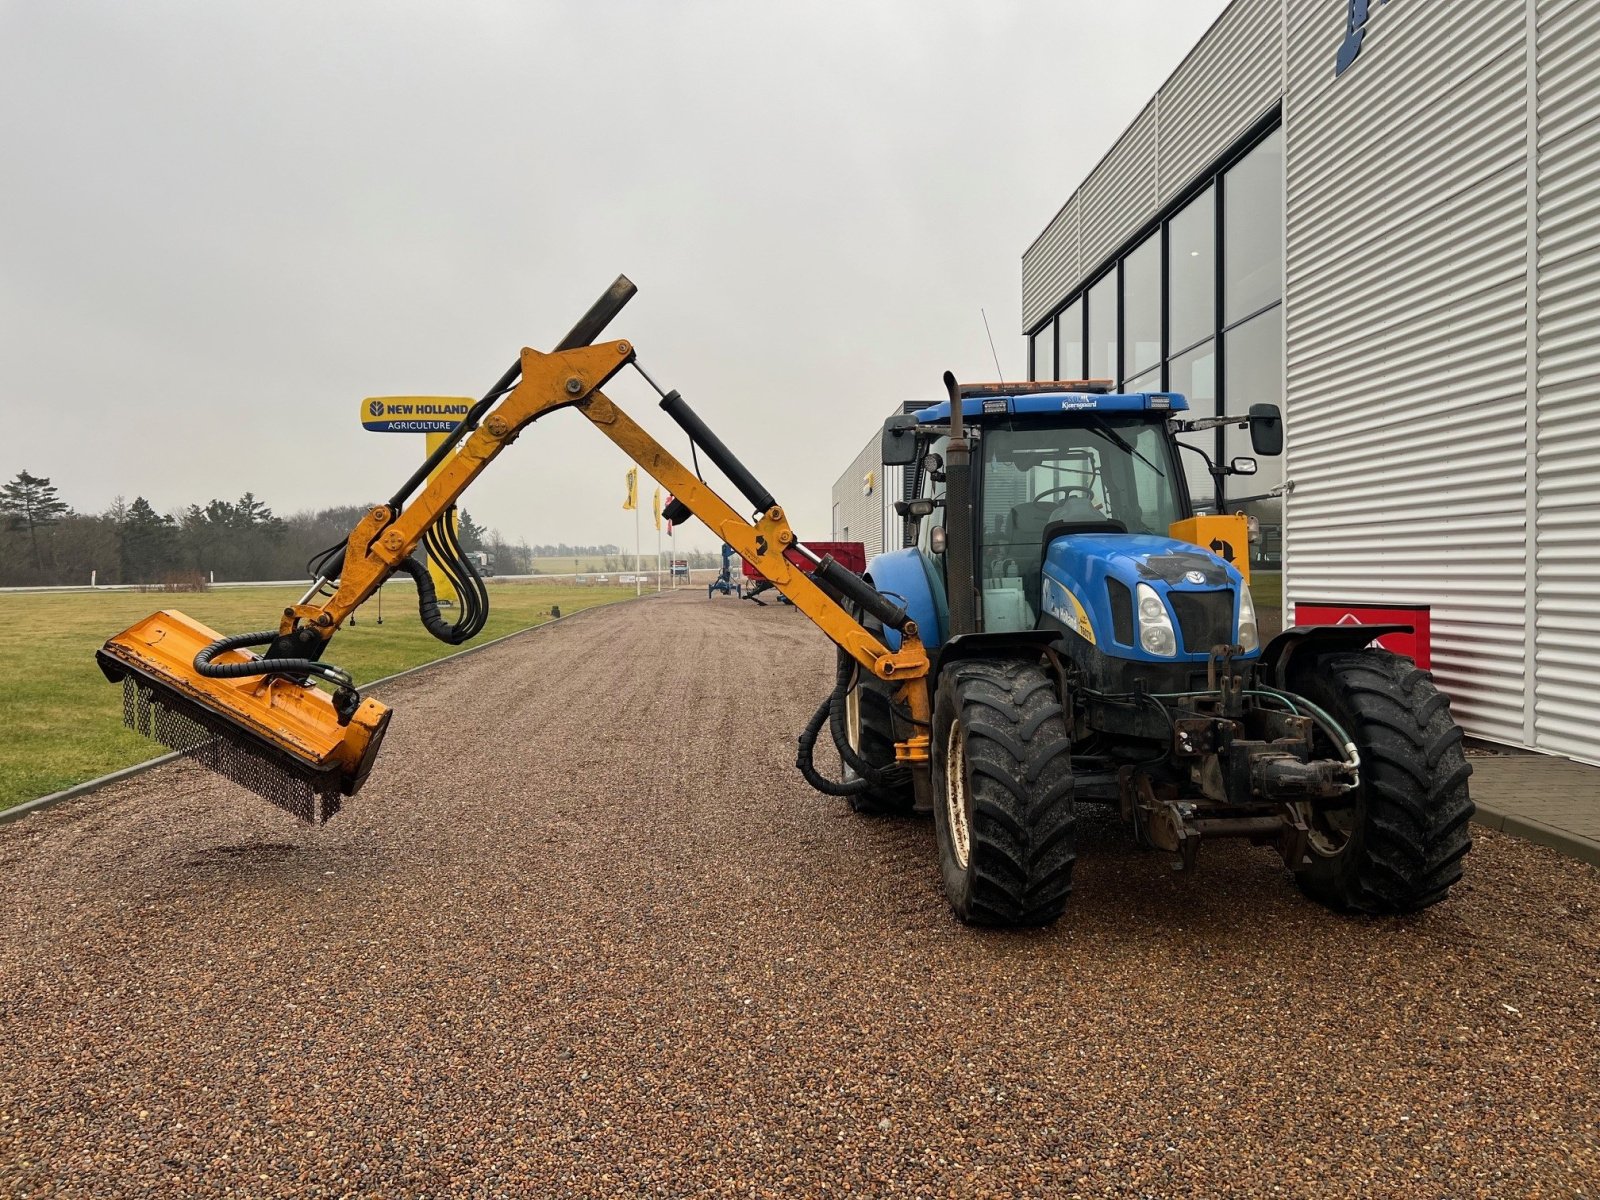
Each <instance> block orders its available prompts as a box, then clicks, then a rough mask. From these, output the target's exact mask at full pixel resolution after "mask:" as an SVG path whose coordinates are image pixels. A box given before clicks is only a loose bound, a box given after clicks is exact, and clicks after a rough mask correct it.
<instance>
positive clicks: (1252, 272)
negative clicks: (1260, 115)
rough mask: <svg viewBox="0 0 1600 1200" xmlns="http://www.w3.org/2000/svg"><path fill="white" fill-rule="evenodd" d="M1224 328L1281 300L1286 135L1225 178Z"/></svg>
mask: <svg viewBox="0 0 1600 1200" xmlns="http://www.w3.org/2000/svg"><path fill="white" fill-rule="evenodd" d="M1222 259H1223V261H1222V323H1223V324H1224V325H1232V324H1233V323H1234V322H1236V321H1242V320H1244V318H1246V317H1248V316H1250V315H1251V314H1252V313H1256V312H1260V311H1261V309H1263V308H1265V307H1266V306H1267V305H1268V304H1271V303H1273V302H1274V301H1276V300H1281V299H1283V131H1282V129H1276V130H1274V131H1273V132H1272V133H1271V134H1269V135H1268V136H1267V137H1266V139H1265V140H1263V141H1262V142H1261V144H1260V145H1258V146H1257V147H1256V148H1255V149H1254V150H1252V151H1250V153H1249V154H1247V155H1245V156H1244V157H1243V158H1242V159H1240V160H1239V162H1238V163H1237V164H1236V165H1235V166H1234V167H1232V168H1231V169H1230V170H1229V171H1228V172H1227V174H1225V175H1224V176H1223V177H1222Z"/></svg>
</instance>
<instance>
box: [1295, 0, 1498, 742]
mask: <svg viewBox="0 0 1600 1200" xmlns="http://www.w3.org/2000/svg"><path fill="white" fill-rule="evenodd" d="M1288 9H1289V25H1288V94H1287V97H1286V99H1285V104H1284V125H1285V140H1286V146H1287V160H1286V173H1287V191H1286V198H1287V237H1288V254H1287V264H1288V266H1287V278H1286V287H1285V312H1286V317H1287V326H1286V342H1287V352H1288V357H1287V367H1288V373H1287V380H1288V387H1287V391H1288V397H1287V400H1288V406H1287V409H1286V412H1285V426H1286V429H1287V430H1288V460H1287V474H1288V477H1289V478H1290V479H1292V480H1293V481H1294V483H1295V487H1296V490H1295V492H1294V494H1293V496H1292V498H1291V500H1290V502H1289V503H1288V505H1287V506H1286V509H1287V513H1286V528H1285V579H1286V588H1287V591H1288V599H1289V601H1290V603H1291V605H1292V604H1293V603H1294V602H1297V601H1308V600H1310V601H1315V600H1337V601H1341V602H1352V603H1355V602H1362V601H1371V602H1382V601H1390V602H1412V603H1423V604H1431V605H1432V606H1433V614H1432V617H1433V665H1434V671H1435V673H1436V675H1437V676H1438V678H1439V682H1440V685H1441V686H1442V687H1443V688H1444V689H1445V690H1446V691H1447V692H1449V693H1450V694H1451V695H1452V697H1453V698H1454V701H1455V711H1456V715H1457V717H1458V718H1459V719H1460V721H1461V723H1462V725H1463V726H1464V727H1465V728H1467V729H1468V730H1469V731H1470V732H1472V733H1476V734H1481V735H1483V736H1485V737H1492V738H1495V739H1498V740H1503V741H1508V742H1514V743H1517V742H1522V741H1523V740H1524V725H1525V721H1524V717H1525V715H1526V714H1525V704H1526V683H1527V649H1528V647H1527V638H1526V630H1527V614H1526V612H1525V603H1524V601H1525V596H1526V594H1527V576H1528V550H1527V504H1526V501H1525V495H1526V491H1527V454H1528V443H1527V424H1528V417H1527V414H1528V395H1527V365H1528V364H1527V353H1528V340H1527V339H1528V325H1527V313H1528V271H1527V242H1528V237H1527V222H1526V216H1525V214H1526V211H1527V210H1526V202H1527V165H1526V159H1527V156H1526V141H1527V79H1526V75H1527V70H1526V57H1525V47H1524V22H1523V12H1522V6H1521V5H1520V4H1517V5H1508V4H1507V3H1505V0H1454V2H1453V3H1450V4H1425V3H1415V2H1408V3H1393V4H1390V5H1388V6H1385V7H1375V8H1374V10H1373V13H1374V15H1373V17H1372V19H1371V21H1370V23H1369V25H1368V36H1367V39H1366V45H1365V47H1364V49H1363V51H1362V54H1361V56H1360V58H1359V59H1358V60H1357V61H1356V63H1355V65H1354V66H1352V67H1351V69H1350V70H1348V71H1347V72H1346V73H1345V74H1344V75H1342V76H1340V77H1338V78H1335V77H1334V73H1333V59H1334V53H1335V51H1336V49H1337V47H1338V45H1339V43H1340V40H1341V38H1342V35H1343V31H1344V28H1345V21H1346V13H1347V9H1348V6H1347V4H1346V3H1345V0H1316V2H1314V3H1311V2H1300V3H1293V4H1290V5H1289V6H1288ZM1291 611H1292V609H1291Z"/></svg>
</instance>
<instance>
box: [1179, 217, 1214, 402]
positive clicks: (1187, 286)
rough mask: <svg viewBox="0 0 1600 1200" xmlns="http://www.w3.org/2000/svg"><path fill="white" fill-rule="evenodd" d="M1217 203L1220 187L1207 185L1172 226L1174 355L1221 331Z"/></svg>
mask: <svg viewBox="0 0 1600 1200" xmlns="http://www.w3.org/2000/svg"><path fill="white" fill-rule="evenodd" d="M1216 201H1217V189H1216V187H1215V186H1212V187H1208V188H1206V190H1205V191H1203V192H1201V193H1200V195H1198V196H1196V197H1195V198H1194V199H1193V200H1191V201H1189V203H1188V204H1186V205H1184V207H1183V208H1181V209H1179V210H1178V212H1177V213H1176V214H1174V216H1173V217H1172V219H1171V220H1169V221H1168V222H1167V347H1168V349H1169V351H1170V352H1171V353H1174V354H1177V353H1180V352H1182V351H1184V350H1187V349H1188V348H1189V347H1190V346H1193V345H1194V344H1195V343H1196V342H1198V341H1200V340H1201V339H1202V338H1208V337H1211V336H1212V335H1213V334H1215V333H1216V331H1217V202H1216ZM1173 388H1174V390H1176V389H1177V385H1176V384H1174V385H1173Z"/></svg>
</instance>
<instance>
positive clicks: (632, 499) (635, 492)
mask: <svg viewBox="0 0 1600 1200" xmlns="http://www.w3.org/2000/svg"><path fill="white" fill-rule="evenodd" d="M638 507H639V468H638V467H630V468H629V469H628V498H627V499H626V500H624V501H623V502H622V511H623V512H627V511H629V510H630V509H635V508H638Z"/></svg>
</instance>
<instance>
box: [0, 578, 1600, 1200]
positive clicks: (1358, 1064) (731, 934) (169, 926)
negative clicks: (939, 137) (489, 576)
mask: <svg viewBox="0 0 1600 1200" xmlns="http://www.w3.org/2000/svg"><path fill="white" fill-rule="evenodd" d="M830 663H831V652H830V649H829V647H828V646H827V644H826V643H825V642H824V640H823V638H822V636H821V635H820V634H819V633H817V632H816V631H815V630H814V629H812V627H811V626H810V625H809V624H807V623H806V621H805V619H804V618H803V617H800V616H798V615H797V614H795V613H794V612H793V611H791V610H788V609H780V608H776V607H773V608H766V609H761V608H757V607H755V606H753V605H750V604H742V603H739V602H736V601H734V600H730V599H725V598H720V597H719V598H718V599H716V600H714V601H707V600H706V599H704V597H703V595H695V594H692V593H691V594H680V595H678V596H672V597H667V598H664V599H652V600H649V601H646V602H644V603H635V604H626V605H619V606H615V607H611V608H606V609H600V610H595V611H591V612H586V613H583V614H580V615H578V616H576V617H574V618H571V619H569V620H566V621H563V622H561V623H559V624H558V625H555V626H552V627H549V628H547V629H546V630H544V631H541V632H538V633H534V634H530V635H528V636H525V637H521V638H517V639H514V640H512V641H510V642H508V643H506V644H504V645H501V646H497V647H494V648H491V649H489V650H487V651H485V652H484V653H482V654H479V655H474V656H472V657H469V658H467V659H465V660H463V661H461V662H459V663H456V664H452V665H450V666H447V667H444V668H442V669H439V670H436V671H432V672H426V673H423V674H421V675H418V676H413V677H411V678H409V679H406V680H403V681H401V682H399V683H397V684H395V685H393V686H392V687H391V688H389V689H388V690H387V691H386V693H385V698H386V699H387V700H388V701H389V702H390V703H391V704H393V705H394V706H395V708H396V715H395V719H394V724H393V726H392V729H391V732H390V735H389V740H388V744H387V746H386V747H385V750H384V754H383V757H382V758H381V760H380V762H379V765H378V767H377V769H376V771H375V772H374V773H373V776H372V778H371V781H370V782H369V783H368V785H367V787H366V790H365V791H364V792H363V793H362V794H361V796H360V797H358V798H357V800H356V801H354V802H353V803H352V804H351V805H350V806H349V807H348V808H347V809H346V810H345V812H344V813H343V814H341V815H340V816H339V817H338V818H337V819H336V820H335V821H334V822H333V823H332V824H331V825H330V826H328V827H327V828H326V829H323V830H313V829H306V828H301V827H298V826H296V825H294V824H293V823H292V822H291V821H290V820H289V819H288V818H287V817H283V816H281V815H280V814H278V813H277V811H276V810H274V809H271V808H269V807H268V806H266V805H265V804H263V803H262V802H260V801H258V800H256V799H255V798H254V797H252V796H250V795H248V794H246V793H243V792H240V791H238V790H236V789H234V788H232V787H231V786H229V785H227V784H225V783H222V782H220V781H217V780H214V779H212V778H211V777H209V776H206V775H204V774H202V773H201V772H199V771H197V770H195V769H192V768H190V767H189V766H188V765H186V764H184V765H179V766H175V767H170V768H162V769H159V770H157V771H154V772H151V773H149V774H147V775H144V776H141V777H139V778H137V779H134V780H131V781H129V782H127V783H125V784H122V785H120V786H118V787H116V788H114V789H111V790H108V791H104V792H100V793H98V794H96V795H94V796H91V797H89V798H86V799H84V800H80V801H77V802H75V803H70V804H68V805H65V806H63V807H60V808H56V809H53V810H50V811H48V812H46V813H44V814H41V815H38V816H34V817H30V818H27V819H25V820H23V821H20V822H17V823H16V824H13V825H7V826H0V887H3V888H4V895H5V896H6V898H7V900H8V901H9V905H10V912H9V914H8V919H7V920H6V922H5V923H4V925H3V926H0V1039H3V1040H0V1194H5V1195H19V1196H20V1195H26V1196H45V1195H63V1196H66V1195H74V1196H76V1195H106V1196H113V1195H116V1196H124V1195H162V1196H171V1195H178V1194H183V1195H231V1196H269V1195H295V1196H345V1195H362V1196H366V1195H374V1196H376V1195H384V1196H395V1195H430V1196H435V1195H436V1196H445V1195H473V1196H477V1195H484V1196H488V1195H508V1196H564V1195H584V1196H589V1195H595V1196H614V1195H621V1196H633V1195H652V1196H655V1195H661V1196H680V1195H690V1194H710V1195H729V1196H745V1195H790V1194H804V1195H820V1194H824V1193H826V1194H828V1195H839V1194H842V1193H846V1192H849V1193H853V1194H866V1195H924V1196H951V1195H959V1196H968V1195H971V1196H977V1195H993V1196H1023V1195H1025V1196H1051V1197H1057V1196H1077V1195H1085V1196H1101V1195H1108V1196H1171V1195H1220V1194H1238V1195H1250V1196H1262V1195H1286V1196H1335V1195H1338V1196H1343V1195H1374V1196H1378V1195H1393V1196H1406V1197H1423V1196H1478V1195H1486V1196H1517V1197H1521V1196H1531V1195H1545V1196H1572V1195H1584V1196H1595V1195H1597V1194H1600V1126H1597V1121H1600V1070H1597V1068H1600V879H1597V876H1596V873H1595V872H1594V871H1593V870H1592V869H1591V868H1588V867H1584V866H1580V865H1578V864H1575V863H1572V862H1569V861H1566V860H1563V859H1560V858H1557V857H1556V856H1554V855H1553V854H1552V853H1550V852H1548V851H1545V850H1542V849H1539V848H1536V847H1532V846H1529V845H1526V844H1524V843H1521V842H1518V841H1515V840H1513V839H1510V838H1507V837H1503V836H1500V835H1495V834H1491V833H1486V832H1485V833H1480V835H1479V837H1478V843H1477V848H1476V850H1475V851H1474V853H1473V854H1472V856H1471V858H1470V859H1469V860H1468V866H1467V877H1466V881H1465V884H1464V885H1463V886H1462V887H1461V888H1459V889H1458V891H1457V894H1456V896H1455V898H1454V899H1452V900H1451V901H1450V902H1449V903H1447V904H1445V905H1443V906H1441V907H1439V908H1436V909H1434V910H1432V911H1430V912H1428V913H1426V914H1424V915H1422V916H1420V917H1417V918H1411V919H1397V920H1354V919H1346V918H1340V917H1337V916H1333V915H1331V914H1329V913H1326V912H1324V911H1323V910H1322V909H1320V908H1317V907H1315V906H1314V905H1312V904H1311V903H1309V902H1307V901H1304V900H1302V899H1301V898H1300V897H1299V895H1298V893H1297V892H1296V891H1295V890H1294V888H1293V887H1292V885H1291V884H1289V883H1288V882H1287V880H1286V878H1285V876H1284V873H1283V871H1282V870H1281V868H1280V867H1279V865H1278V863H1277V860H1276V859H1275V857H1274V856H1273V855H1272V854H1271V852H1270V851H1267V850H1257V849H1252V848H1250V847H1247V846H1239V845H1228V844H1217V845H1212V846H1208V847H1206V848H1204V849H1203V850H1202V852H1201V868H1200V870H1199V872H1198V873H1196V874H1195V875H1194V876H1193V877H1186V876H1181V875H1175V874H1173V873H1172V872H1171V871H1170V870H1169V869H1168V868H1167V866H1166V864H1165V863H1164V862H1163V860H1162V858H1161V857H1159V856H1155V855H1147V854H1142V853H1139V852H1137V851H1135V850H1134V849H1133V848H1132V847H1131V846H1130V844H1129V843H1128V841H1127V840H1126V838H1125V837H1124V836H1123V834H1122V833H1121V832H1120V829H1119V828H1118V827H1117V826H1116V825H1115V824H1114V823H1112V822H1110V821H1096V820H1089V821H1085V822H1083V823H1082V827H1083V828H1084V829H1085V836H1084V838H1083V841H1082V844H1081V847H1080V849H1081V858H1080V860H1079V866H1078V872H1077V890H1076V892H1075V895H1074V897H1073V902H1072V905H1071V906H1070V907H1069V909H1068V913H1067V916H1066V917H1065V918H1064V919H1063V920H1062V921H1061V922H1060V923H1059V924H1058V925H1057V926H1056V927H1055V928H1053V929H1051V930H1048V931H1044V932H1039V933H1028V934H996V933H985V932H979V931H974V930H969V929H966V928H963V927H961V926H959V925H957V924H956V923H955V922H954V921H953V920H952V918H951V917H950V915H949V913H948V910H947V909H946V907H945V903H944V899H943V897H942V895H941V894H940V892H939V889H938V882H937V872H936V865H935V858H934V847H933V832H932V828H931V825H929V824H928V823H926V822H923V821H898V822H896V821H873V820H868V819H864V818H860V817H855V816H852V815H851V814H850V813H849V812H848V811H847V809H846V808H845V806H844V804H843V802H842V801H832V800H826V799H823V798H821V797H819V796H816V795H815V794H813V793H811V792H810V791H809V790H808V789H807V788H806V787H805V786H804V784H803V783H802V781H801V780H800V778H799V776H798V774H797V773H796V772H795V771H794V769H793V766H792V761H793V757H794V748H793V746H794V736H795V733H796V732H797V731H798V729H799V727H800V726H801V724H802V723H803V721H804V719H805V716H806V715H807V714H808V713H809V711H810V709H811V708H812V707H813V706H814V705H815V704H816V702H817V700H818V699H819V698H820V695H821V693H822V691H823V689H824V687H825V686H826V679H827V676H828V673H829V666H830Z"/></svg>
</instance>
